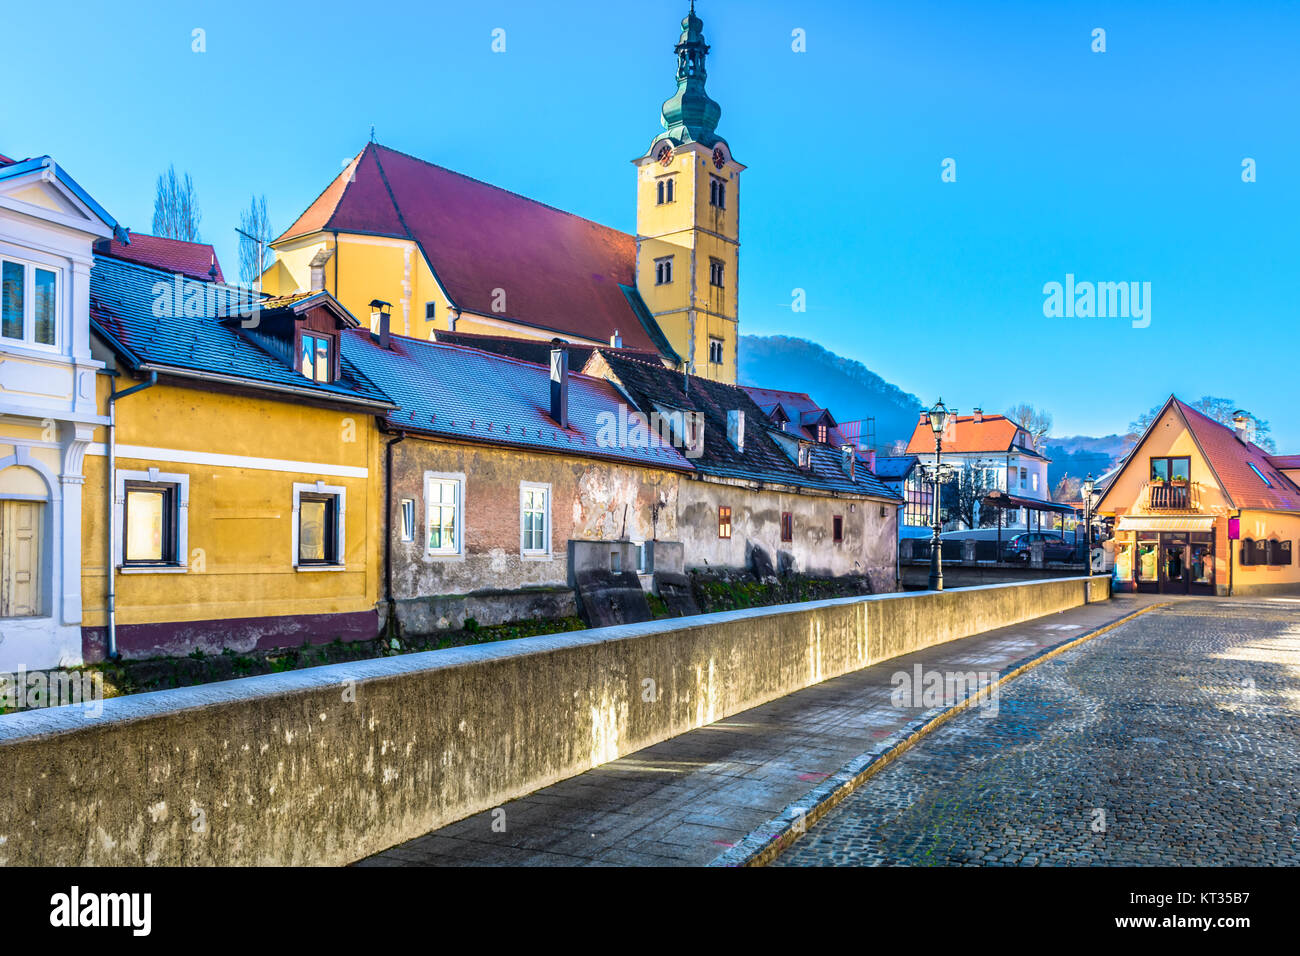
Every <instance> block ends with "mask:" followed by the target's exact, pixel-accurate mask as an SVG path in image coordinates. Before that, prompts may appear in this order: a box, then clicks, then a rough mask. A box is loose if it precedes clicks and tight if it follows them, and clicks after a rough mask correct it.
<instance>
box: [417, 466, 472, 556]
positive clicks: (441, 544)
mask: <svg viewBox="0 0 1300 956" xmlns="http://www.w3.org/2000/svg"><path fill="white" fill-rule="evenodd" d="M464 489H465V476H464V475H447V474H438V473H435V472H426V473H425V476H424V520H425V539H424V548H425V551H426V552H427V553H429V554H436V555H459V554H460V553H461V540H462V530H461V529H462V527H463V520H462V519H463V516H464V507H465V495H464Z"/></svg>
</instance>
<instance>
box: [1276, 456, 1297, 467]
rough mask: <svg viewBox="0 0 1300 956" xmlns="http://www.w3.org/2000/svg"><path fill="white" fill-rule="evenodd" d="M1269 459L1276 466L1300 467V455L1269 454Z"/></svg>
mask: <svg viewBox="0 0 1300 956" xmlns="http://www.w3.org/2000/svg"><path fill="white" fill-rule="evenodd" d="M1268 460H1269V463H1270V464H1271V465H1272V466H1273V467H1274V468H1300V455H1269V456H1268Z"/></svg>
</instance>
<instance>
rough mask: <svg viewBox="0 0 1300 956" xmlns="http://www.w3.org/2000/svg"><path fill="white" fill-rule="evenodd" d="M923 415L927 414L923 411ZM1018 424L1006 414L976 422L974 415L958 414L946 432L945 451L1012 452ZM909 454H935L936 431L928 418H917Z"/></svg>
mask: <svg viewBox="0 0 1300 956" xmlns="http://www.w3.org/2000/svg"><path fill="white" fill-rule="evenodd" d="M921 414H922V415H924V414H925V413H924V412H922V413H921ZM1019 431H1020V426H1018V425H1017V424H1016V423H1015V422H1013V421H1012V420H1011V419H1009V418H1007V417H1006V416H1005V415H985V416H983V421H978V422H977V421H976V420H975V416H974V415H957V416H954V417H952V418H950V419H949V421H948V426H947V427H946V428H945V429H944V433H943V450H944V451H947V452H952V453H953V454H960V453H962V452H971V453H979V452H989V453H992V452H997V453H999V454H1002V453H1005V452H1008V451H1011V450H1012V448H1013V447H1014V446H1015V445H1016V434H1017V433H1018V432H1019ZM906 454H909V455H921V454H934V431H933V430H932V429H931V428H930V423H929V421H928V420H927V421H918V422H917V425H916V430H915V431H914V432H912V438H911V440H910V441H909V442H908V443H907V451H906Z"/></svg>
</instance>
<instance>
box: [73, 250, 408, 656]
mask: <svg viewBox="0 0 1300 956" xmlns="http://www.w3.org/2000/svg"><path fill="white" fill-rule="evenodd" d="M231 293H232V290H227V289H226V288H225V287H223V286H220V285H219V284H216V283H205V282H197V281H195V280H193V279H190V278H187V277H184V276H181V275H178V274H172V273H168V272H166V271H162V270H159V269H155V268H151V267H148V266H145V265H140V264H136V263H131V262H126V261H122V260H120V259H115V258H110V257H107V256H97V257H96V259H95V265H94V268H93V270H92V272H91V297H92V298H91V312H90V322H91V332H92V345H93V353H94V355H95V356H96V357H97V358H98V359H99V360H100V361H102V362H103V363H104V365H105V374H102V375H101V376H100V380H99V387H98V393H97V399H98V402H99V411H100V414H101V416H102V417H103V418H104V419H105V420H106V421H107V422H109V423H110V424H108V425H107V426H100V427H97V428H96V429H95V433H94V436H93V439H92V444H91V445H90V447H89V449H88V453H87V455H86V462H85V466H84V468H85V475H86V487H87V490H88V494H87V506H86V508H85V509H84V519H83V521H84V524H83V556H82V585H81V587H82V601H83V604H84V620H83V625H84V626H83V635H84V639H83V644H84V655H85V657H86V658H87V659H88V660H95V659H99V658H101V657H103V656H105V655H111V654H114V653H118V654H122V655H124V656H130V657H149V656H158V655H177V654H182V655H183V654H185V653H188V652H190V651H191V650H193V649H195V648H199V649H202V650H205V651H207V652H210V653H214V652H220V651H221V650H222V649H224V648H231V649H232V650H251V649H255V648H263V647H270V646H277V645H298V644H302V643H304V642H313V643H314V642H326V641H331V640H334V639H336V638H337V639H343V640H352V639H367V638H372V637H374V636H375V634H376V633H377V628H378V617H377V609H376V602H377V600H378V595H379V586H380V585H379V573H380V542H381V540H382V539H381V536H380V535H381V529H380V522H381V519H382V486H383V482H382V474H381V471H380V460H379V449H380V445H379V439H378V432H377V428H376V422H375V414H376V413H377V412H383V411H386V410H388V409H390V408H392V407H393V406H392V404H391V402H389V401H388V400H387V399H386V398H385V396H384V395H383V394H382V393H380V392H379V391H378V390H377V389H376V388H375V387H374V386H373V385H371V384H370V383H369V382H368V381H367V380H366V379H365V378H364V376H361V375H360V374H358V373H357V372H356V370H355V369H354V368H352V367H351V365H350V364H349V363H348V362H347V360H346V359H345V358H344V357H343V355H342V350H341V348H340V346H339V339H340V334H341V332H342V330H343V329H345V328H349V327H355V326H356V324H357V322H356V320H355V319H354V318H352V316H351V315H349V314H348V313H347V311H346V310H344V309H343V308H342V307H341V306H340V305H339V304H338V303H337V302H336V301H335V300H334V299H333V298H332V297H331V296H330V295H329V294H327V293H324V292H318V293H315V294H305V295H300V296H292V297H286V298H281V299H272V300H269V301H266V302H262V303H260V304H258V305H250V303H248V302H247V301H242V300H237V299H235V298H233V296H232V297H231V298H227V299H224V300H223V298H222V297H223V296H226V295H228V294H231ZM222 312H227V313H230V315H229V317H227V318H220V317H218V314H219V313H222Z"/></svg>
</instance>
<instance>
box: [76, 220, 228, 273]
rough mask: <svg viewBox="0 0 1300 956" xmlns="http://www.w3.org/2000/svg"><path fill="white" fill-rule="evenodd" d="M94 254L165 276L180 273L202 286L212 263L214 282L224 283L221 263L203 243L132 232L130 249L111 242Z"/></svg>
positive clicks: (119, 243) (212, 250) (210, 247)
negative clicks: (201, 283) (214, 265)
mask: <svg viewBox="0 0 1300 956" xmlns="http://www.w3.org/2000/svg"><path fill="white" fill-rule="evenodd" d="M96 251H97V252H99V253H100V254H101V255H106V256H111V257H112V258H114V259H124V260H126V261H127V262H135V263H138V264H140V265H142V266H152V267H153V268H155V269H165V270H166V271H168V272H179V273H180V274H181V275H185V276H189V277H190V278H192V279H200V280H202V281H205V282H206V281H207V280H208V279H210V278H211V276H209V274H208V270H209V269H210V268H212V266H213V264H214V263H215V264H216V267H217V281H218V282H225V281H226V280H225V278H224V277H223V276H222V274H221V263H220V262H217V253H216V250H215V249H213V248H212V246H211V245H209V244H208V243H206V242H185V241H183V240H181V239H167V238H164V237H163V236H150V235H147V234H145V233H143V232H133V233H131V243H130V245H127V244H125V243H121V242H118V241H117V240H116V239H110V240H109V241H108V242H106V243H102V244H101V245H100V246H99V247H98V248H97V250H96Z"/></svg>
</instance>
